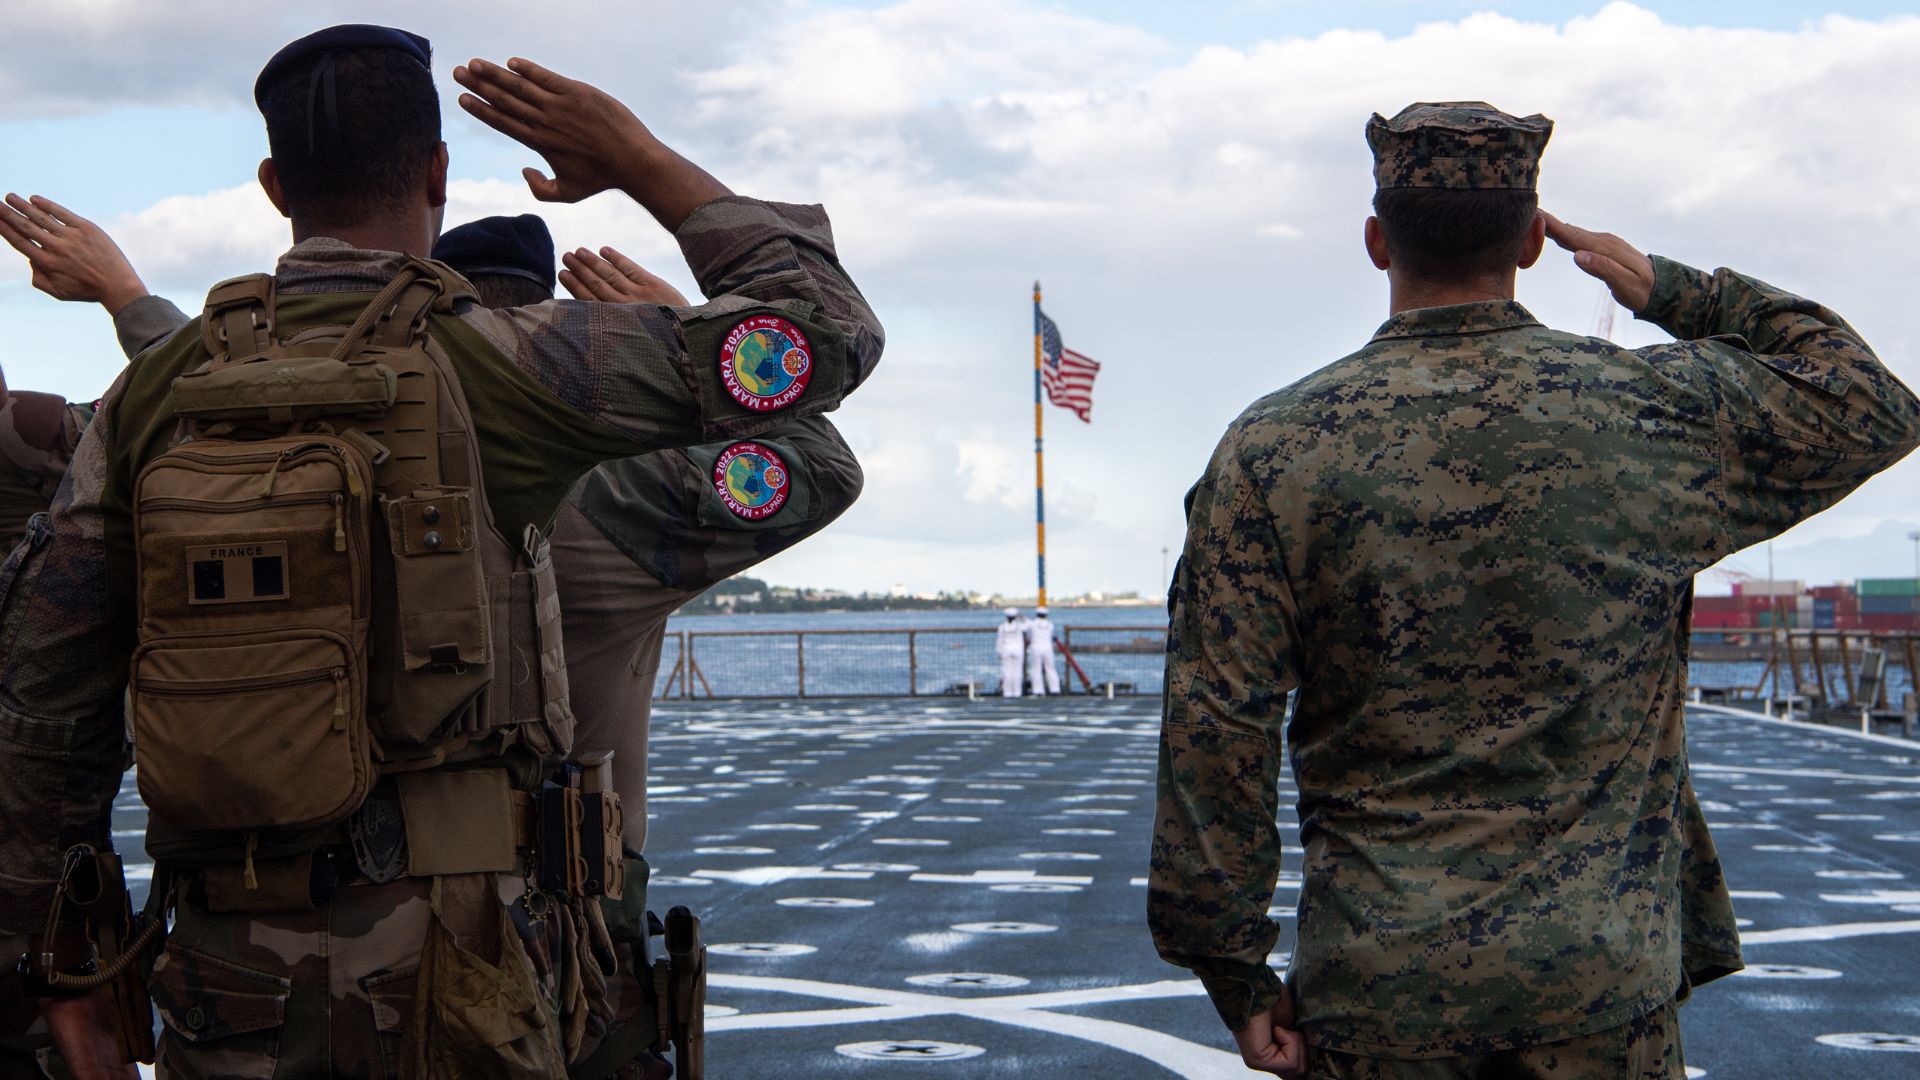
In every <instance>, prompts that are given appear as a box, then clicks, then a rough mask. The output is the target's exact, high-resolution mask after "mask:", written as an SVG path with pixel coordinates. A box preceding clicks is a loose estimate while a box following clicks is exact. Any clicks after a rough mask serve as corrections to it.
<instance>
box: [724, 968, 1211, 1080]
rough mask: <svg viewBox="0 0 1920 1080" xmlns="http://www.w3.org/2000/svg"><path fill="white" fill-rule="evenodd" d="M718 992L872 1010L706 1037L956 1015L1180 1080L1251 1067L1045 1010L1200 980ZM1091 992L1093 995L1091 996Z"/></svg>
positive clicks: (753, 986)
mask: <svg viewBox="0 0 1920 1080" xmlns="http://www.w3.org/2000/svg"><path fill="white" fill-rule="evenodd" d="M708 983H709V985H711V986H713V987H717V988H720V989H727V990H766V991H771V992H775V993H787V994H799V995H804V996H808V997H824V998H828V999H831V1000H837V1001H846V1002H853V1003H857V1004H865V1005H869V1006H873V1007H870V1008H859V1009H818V1010H812V1011H807V1012H789V1013H767V1014H761V1015H758V1016H754V1015H749V1014H742V1015H740V1016H726V1017H720V1018H717V1019H715V1020H713V1021H711V1022H709V1023H708V1024H707V1030H708V1031H709V1032H720V1031H732V1030H758V1029H762V1028H795V1027H821V1026H827V1025H836V1024H848V1023H871V1022H874V1021H880V1020H900V1019H911V1018H916V1017H922V1016H957V1017H964V1018H967V1019H975V1020H985V1021H989V1022H992V1023H1000V1024H1007V1025H1009V1026H1011V1027H1020V1028H1027V1029H1029V1030H1034V1031H1042V1032H1047V1033H1050V1034H1055V1035H1066V1036H1069V1037H1071V1038H1077V1039H1083V1040H1086V1041H1087V1042H1091V1043H1094V1044H1095V1045H1099V1046H1108V1047H1112V1048H1114V1049H1116V1050H1119V1051H1122V1052H1123V1053H1128V1054H1132V1055H1134V1056H1136V1057H1140V1058H1143V1059H1145V1060H1147V1061H1151V1062H1153V1063H1155V1064H1156V1065H1158V1066H1159V1067H1160V1068H1162V1069H1165V1070H1167V1071H1168V1072H1170V1073H1171V1074H1172V1075H1174V1076H1177V1077H1180V1078H1181V1080H1241V1078H1242V1077H1245V1076H1246V1075H1247V1069H1246V1066H1245V1065H1244V1064H1242V1063H1241V1061H1240V1056H1239V1055H1238V1054H1230V1053H1227V1052H1226V1051H1224V1050H1220V1049H1217V1048H1215V1047H1210V1046H1202V1045H1200V1044H1199V1043H1194V1042H1188V1041H1187V1040H1185V1039H1181V1038H1177V1037H1175V1036H1172V1035H1168V1034H1165V1033H1163V1032H1158V1031H1151V1030H1149V1029H1146V1028H1140V1027H1135V1026H1133V1025H1131V1024H1123V1023H1120V1022H1118V1021H1112V1020H1099V1019H1095V1018H1093V1017H1087V1016H1079V1015H1075V1014H1071V1013H1056V1012H1048V1011H1044V1010H1047V1009H1051V1008H1060V1007H1065V1006H1070V1005H1076V1004H1094V1003H1099V1002H1107V1001H1131V1000H1148V999H1153V998H1165V997H1194V996H1198V995H1201V994H1204V993H1205V991H1204V990H1203V989H1201V987H1200V984H1199V983H1198V982H1183V983H1175V982H1170V981H1169V982H1164V983H1152V984H1147V985H1145V986H1137V987H1134V986H1116V987H1104V988H1096V989H1090V990H1076V991H1065V992H1062V993H1058V994H1021V995H1000V996H995V997H986V998H974V997H969V998H956V997H948V996H941V995H935V994H921V993H910V992H906V991H898V990H879V989H874V988H870V987H864V986H848V985H842V984H836V983H821V982H813V981H811V980H807V979H780V978H770V977H766V976H754V975H721V974H714V975H710V976H708ZM1089 995H1091V996H1089Z"/></svg>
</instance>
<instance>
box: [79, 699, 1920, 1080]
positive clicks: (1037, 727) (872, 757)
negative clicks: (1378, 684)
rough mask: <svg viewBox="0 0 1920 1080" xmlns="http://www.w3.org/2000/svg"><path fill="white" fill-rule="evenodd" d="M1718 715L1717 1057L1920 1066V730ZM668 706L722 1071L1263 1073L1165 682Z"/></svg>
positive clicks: (1707, 727)
mask: <svg viewBox="0 0 1920 1080" xmlns="http://www.w3.org/2000/svg"><path fill="white" fill-rule="evenodd" d="M1690 724H1691V726H1692V739H1691V745H1692V748H1693V750H1692V756H1693V766H1694V774H1695V785H1696V787H1697V788H1698V790H1699V793H1700V797H1701V799H1702V800H1703V802H1704V803H1705V805H1706V809H1707V813H1708V817H1709V819H1710V820H1711V821H1712V823H1713V825H1714V830H1715V833H1714V835H1715V839H1716V841H1717V842H1718V844H1719V848H1720V853H1721V856H1722V860H1723V862H1724V864H1725V866H1726V869H1727V873H1728V876H1729V878H1730V880H1731V884H1732V887H1733V888H1734V890H1735V894H1734V895H1735V905H1736V907H1737V908H1738V910H1739V912H1740V914H1741V916H1742V923H1743V927H1744V929H1743V931H1742V932H1743V934H1744V935H1746V936H1745V942H1744V949H1745V954H1746V959H1747V963H1748V965H1749V968H1748V970H1747V972H1745V973H1743V974H1742V975H1739V976H1735V977H1732V978H1728V979H1724V980H1721V981H1720V982H1718V983H1715V984H1713V985H1710V986H1707V987H1704V988H1702V989H1701V990H1700V991H1699V992H1698V993H1697V994H1696V995H1695V996H1694V998H1693V1000H1692V1002H1691V1003H1689V1004H1688V1005H1687V1006H1686V1007H1685V1008H1684V1009H1683V1010H1682V1017H1683V1021H1684V1024H1685V1040H1686V1047H1687V1060H1688V1062H1689V1065H1690V1069H1689V1072H1690V1073H1692V1074H1693V1075H1702V1074H1704V1075H1707V1076H1713V1077H1725V1078H1729V1080H1731V1078H1735V1077H1759V1076H1777V1077H1809V1078H1812V1077H1820V1078H1824V1077H1842V1076H1844V1077H1860V1078H1874V1077H1888V1078H1892V1077H1913V1076H1920V746H1913V747H1911V748H1909V747H1907V746H1902V745H1896V744H1893V743H1890V742H1885V741H1869V740H1862V739H1857V738H1852V737H1848V736H1846V735H1844V734H1840V733H1828V732H1822V731H1815V730H1809V729H1806V728H1802V727H1789V726H1785V725H1782V724H1778V723H1773V722H1768V721H1764V720H1761V719H1759V718H1755V717H1750V716H1745V715H1736V714H1732V713H1728V712H1724V711H1711V710H1699V711H1696V712H1694V713H1692V714H1690ZM654 731H655V734H654V740H653V750H654V752H653V762H652V777H653V788H652V798H651V803H652V818H653V821H652V824H651V832H650V834H649V837H648V841H647V848H648V857H649V859H650V861H651V862H652V863H653V866H654V872H655V875H656V876H655V879H654V885H653V888H652V890H651V891H650V896H649V901H650V905H649V906H651V907H653V908H654V909H655V910H657V911H661V912H664V911H665V910H666V908H667V907H668V906H671V905H673V904H681V903H684V904H688V905H690V906H692V907H693V908H694V909H695V910H696V911H698V912H699V913H700V914H701V916H702V918H703V919H704V920H705V929H706V934H707V940H708V941H709V943H710V944H711V946H712V957H711V966H712V981H711V988H710V990H709V999H708V1000H709V1010H708V1012H709V1021H708V1032H709V1043H708V1066H709V1073H710V1075H712V1076H713V1077H715V1078H716V1080H757V1078H767V1080H773V1078H785V1077H810V1078H811V1077H858V1076H885V1077H896V1076H927V1077H935V1076H943V1075H949V1076H965V1077H968V1078H969V1080H971V1078H977V1077H1008V1078H1012V1077H1020V1078H1032V1077H1044V1078H1047V1080H1067V1078H1075V1077H1087V1078H1094V1077H1099V1078H1103V1080H1106V1078H1116V1077H1119V1078H1131V1077H1142V1078H1148V1077H1175V1076H1177V1077H1240V1076H1249V1075H1252V1074H1250V1073H1248V1072H1247V1071H1246V1070H1245V1069H1243V1068H1242V1067H1241V1066H1240V1064H1239V1058H1238V1056H1237V1055H1235V1054H1233V1053H1232V1052H1231V1040H1230V1039H1229V1037H1228V1036H1227V1034H1226V1032H1225V1031H1224V1030H1223V1029H1222V1028H1221V1026H1220V1023H1219V1021H1218V1020H1217V1019H1216V1017H1215V1016H1214V1013H1213V1010H1212V1007H1211V1006H1210V1005H1209V1004H1208V1003H1207V1000H1206V998H1205V996H1204V995H1203V994H1202V993H1201V991H1200V988H1199V985H1198V983H1196V982H1194V981H1192V980H1191V979H1189V978H1187V977H1185V973H1184V972H1181V971H1179V970H1178V969H1175V968H1172V967H1169V966H1167V965H1166V964H1164V963H1162V962H1161V961H1160V960H1159V959H1158V958H1157V957H1156V956H1155V955H1154V952H1153V946H1152V943H1151V941H1150V940H1149V939H1148V936H1147V932H1146V926H1145V903H1146V888H1145V874H1146V860H1147V843H1148V839H1147V838H1148V832H1149V829H1150V827H1151V821H1152V805H1153V782H1154V761H1155V751H1156V735H1157V732H1158V702H1157V700H1153V699H1132V700H1120V701H1084V700H1061V699H1052V700H1033V699H1029V700H1026V701H1021V702H1001V701H998V700H990V701H981V702H977V703H967V702H953V701H911V700H885V701H860V702H817V703H810V702H800V701H782V702H759V703H733V702H725V703H712V704H707V703H691V704H689V703H672V704H663V705H662V706H661V707H660V708H659V710H658V711H657V712H656V714H655V718H654ZM1282 791H1283V801H1286V800H1287V799H1288V798H1290V796H1291V795H1292V785H1291V782H1290V781H1288V782H1287V783H1285V784H1284V785H1283V788H1282ZM139 823H140V822H139V811H138V800H137V798H136V797H134V795H133V794H132V788H131V784H130V783H129V787H128V789H127V791H126V792H125V793H124V794H123V797H122V809H121V810H120V811H119V812H117V814H116V827H117V828H120V829H122V830H134V829H137V828H138V826H139ZM127 846H129V847H130V846H132V845H131V844H130V843H129V844H127ZM1299 865H1300V864H1299V851H1298V849H1297V847H1293V846H1292V845H1291V844H1290V845H1289V851H1288V853H1287V857H1286V859H1285V861H1284V863H1283V873H1282V880H1281V886H1280V890H1279V892H1278V893H1277V894H1276V896H1275V898H1274V915H1275V916H1276V917H1277V918H1278V919H1279V920H1280V923H1281V927H1282V934H1281V940H1280V946H1279V948H1280V950H1281V951H1282V954H1284V951H1285V950H1287V949H1289V948H1291V943H1292V936H1293V935H1292V927H1291V924H1290V922H1289V920H1290V918H1291V911H1292V906H1293V902H1294V900H1295V898H1296V896H1297V890H1298V872H1299ZM1283 959H1284V955H1281V956H1277V957H1276V962H1280V961H1282V960H1283Z"/></svg>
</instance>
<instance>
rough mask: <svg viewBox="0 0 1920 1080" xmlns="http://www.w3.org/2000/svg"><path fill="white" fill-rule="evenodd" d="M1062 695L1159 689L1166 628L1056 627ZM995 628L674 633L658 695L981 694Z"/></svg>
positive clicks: (995, 661)
mask: <svg viewBox="0 0 1920 1080" xmlns="http://www.w3.org/2000/svg"><path fill="white" fill-rule="evenodd" d="M1055 633H1056V636H1055V639H1054V640H1055V641H1056V642H1057V647H1056V648H1055V650H1054V664H1055V667H1056V669H1057V670H1058V671H1059V672H1060V680H1061V689H1062V690H1063V691H1064V692H1066V693H1074V694H1096V695H1102V696H1105V695H1110V694H1111V695H1120V694H1158V693H1159V692H1160V684H1161V679H1162V676H1163V670H1162V669H1163V665H1164V663H1165V654H1166V639H1167V629H1166V627H1165V626H1056V627H1055ZM994 639H995V630H994V627H992V626H986V627H976V626H964V627H961V626H956V627H927V628H915V629H905V628H897V629H876V630H676V631H670V632H669V633H668V634H667V635H666V641H665V644H664V646H663V647H662V649H661V653H660V670H659V673H658V674H657V675H656V676H655V683H654V696H655V697H656V698H660V699H679V698H760V697H802V698H806V697H898V696H920V695H954V696H960V697H965V696H969V695H971V696H976V697H985V696H988V695H991V694H997V693H999V692H1000V660H999V658H998V656H996V655H995V653H994Z"/></svg>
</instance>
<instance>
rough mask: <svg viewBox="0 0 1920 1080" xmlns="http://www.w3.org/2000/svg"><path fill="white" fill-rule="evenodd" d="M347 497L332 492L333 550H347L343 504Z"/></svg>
mask: <svg viewBox="0 0 1920 1080" xmlns="http://www.w3.org/2000/svg"><path fill="white" fill-rule="evenodd" d="M346 502H347V497H346V496H345V495H342V494H340V493H339V492H337V491H336V492H334V493H333V550H335V551H345V550H347V525H346V511H345V509H344V508H345V506H346Z"/></svg>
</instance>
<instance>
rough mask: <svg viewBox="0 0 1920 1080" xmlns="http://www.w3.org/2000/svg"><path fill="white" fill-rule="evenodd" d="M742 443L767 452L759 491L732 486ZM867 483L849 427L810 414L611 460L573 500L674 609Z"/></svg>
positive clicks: (777, 546)
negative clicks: (773, 473)
mask: <svg viewBox="0 0 1920 1080" xmlns="http://www.w3.org/2000/svg"><path fill="white" fill-rule="evenodd" d="M740 450H744V451H748V452H749V453H751V454H753V455H754V456H755V457H756V458H757V459H758V461H757V462H756V461H750V462H749V463H748V464H749V465H752V464H759V465H760V466H761V467H760V468H759V471H758V472H757V474H756V478H757V479H758V481H759V482H760V484H761V486H760V487H759V489H758V492H757V495H758V498H757V499H756V497H755V495H746V497H744V498H742V497H741V493H734V492H731V491H729V490H728V488H729V482H730V476H729V475H728V470H727V469H726V465H727V463H728V462H729V461H731V460H733V459H735V458H737V457H738V456H739V455H738V453H730V452H732V451H740ZM768 454H770V455H772V456H771V457H770V458H769V457H767V456H766V455H768ZM776 462H777V467H778V468H780V469H781V470H782V471H783V472H784V473H785V474H786V475H785V476H784V477H783V478H782V480H781V481H780V482H779V483H778V484H773V485H769V484H767V483H766V482H765V478H766V476H767V475H768V471H767V468H766V466H768V465H774V464H775V463H776ZM735 471H738V470H735ZM731 479H737V477H733V478H731ZM862 483H863V474H862V473H861V470H860V462H859V461H858V459H856V458H855V456H854V453H853V450H852V448H851V447H849V446H848V445H847V443H846V440H845V439H843V438H842V437H841V435H840V432H839V431H838V430H837V429H835V428H834V426H833V424H832V422H830V421H829V420H828V419H827V418H826V417H824V416H811V417H807V418H806V419H804V420H795V421H792V422H789V423H786V424H782V425H781V426H779V427H777V428H774V429H773V430H771V431H768V432H766V433H765V434H763V435H758V436H755V437H754V438H753V439H752V440H729V441H725V442H717V443H706V444H703V445H700V446H695V447H690V448H688V449H685V450H671V451H659V452H656V453H651V454H644V455H642V456H639V457H634V458H626V459H624V460H621V461H610V462H607V463H606V464H604V465H602V466H600V467H599V468H597V469H595V470H593V471H592V472H590V473H588V474H587V475H586V477H585V478H584V479H583V480H582V481H581V482H580V485H579V487H578V488H577V489H576V490H575V491H574V494H573V502H574V504H575V505H576V506H578V507H579V509H580V512H581V514H582V515H584V516H585V517H586V519H587V520H588V521H590V522H592V523H593V526H594V527H595V528H596V529H598V530H599V531H600V532H601V533H603V534H604V535H605V536H606V537H607V539H608V540H609V541H610V542H612V543H613V545H614V546H615V547H618V548H619V549H620V550H621V551H622V552H624V553H625V554H626V555H627V557H628V558H630V559H632V560H633V561H634V562H635V563H637V564H639V565H640V567H641V568H642V569H644V570H646V571H647V572H648V573H649V574H651V575H652V576H653V577H654V578H655V579H657V580H658V581H659V582H660V583H661V585H662V586H664V587H665V588H666V589H667V590H668V591H669V593H670V596H669V597H667V598H664V599H665V601H666V603H667V605H668V606H667V608H666V610H668V611H670V610H672V608H675V607H678V606H680V604H681V603H684V602H685V601H686V600H688V599H690V598H692V597H694V596H696V595H698V594H700V593H701V592H703V591H705V590H706V589H708V588H710V587H712V586H713V585H714V584H716V583H718V582H721V581H724V580H726V579H727V578H729V577H732V576H733V575H735V574H737V573H740V572H741V571H742V570H746V569H747V568H749V567H751V566H754V565H756V564H758V563H761V562H764V561H765V560H767V559H769V558H771V557H773V556H774V555H776V554H779V553H780V552H782V551H785V550H787V549H788V548H790V547H793V546H794V545H795V544H798V543H799V542H800V541H802V540H805V539H806V538H807V537H809V536H812V535H813V534H815V533H817V532H819V531H820V530H821V529H824V528H826V527H827V526H828V525H830V524H832V522H833V520H834V519H835V518H837V517H839V516H840V515H841V514H842V513H845V512H846V509H847V508H848V507H850V506H852V505H853V503H854V500H855V499H857V498H859V496H860V488H861V485H862ZM663 614H664V612H663Z"/></svg>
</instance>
